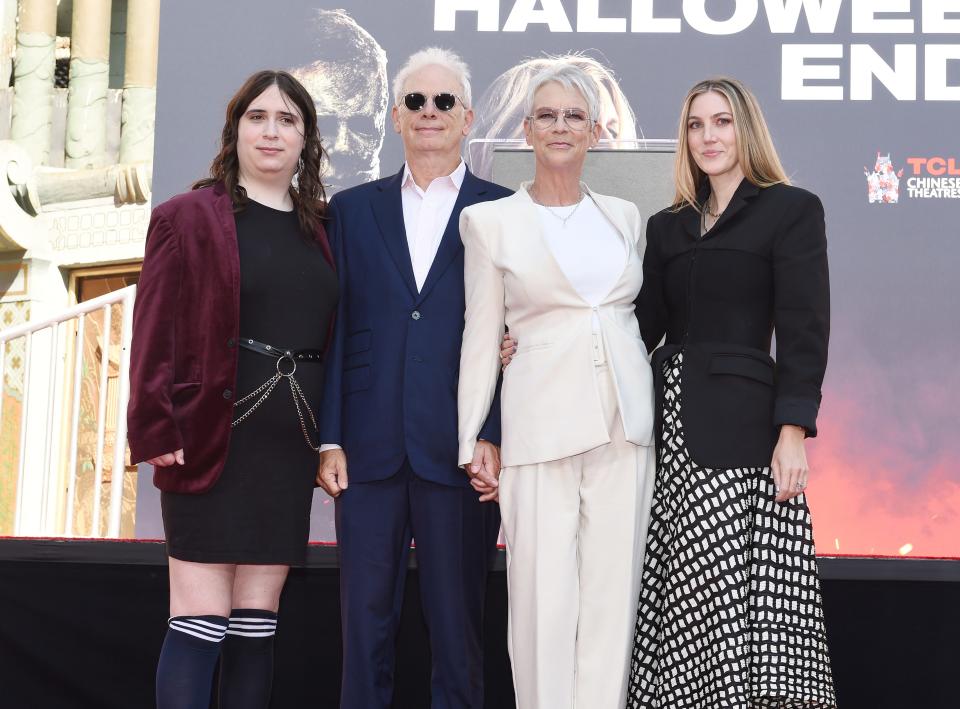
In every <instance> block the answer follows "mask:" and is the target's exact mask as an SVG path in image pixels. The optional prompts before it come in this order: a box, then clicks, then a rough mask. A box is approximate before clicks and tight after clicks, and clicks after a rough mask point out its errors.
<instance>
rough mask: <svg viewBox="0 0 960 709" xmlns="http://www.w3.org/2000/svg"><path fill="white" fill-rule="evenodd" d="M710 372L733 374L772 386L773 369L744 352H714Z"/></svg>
mask: <svg viewBox="0 0 960 709" xmlns="http://www.w3.org/2000/svg"><path fill="white" fill-rule="evenodd" d="M710 374H733V375H735V376H738V377H747V378H748V379H753V380H755V381H758V382H762V383H763V384H766V385H768V386H773V369H772V368H771V367H770V365H769V364H767V363H766V362H763V361H761V360H759V359H756V358H754V357H751V356H749V355H745V354H714V355H713V357H712V358H711V359H710Z"/></svg>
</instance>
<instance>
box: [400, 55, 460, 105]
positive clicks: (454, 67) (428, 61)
mask: <svg viewBox="0 0 960 709" xmlns="http://www.w3.org/2000/svg"><path fill="white" fill-rule="evenodd" d="M427 66H442V67H443V68H445V69H449V70H450V71H452V72H453V73H454V75H455V76H456V77H457V81H459V82H460V86H461V91H460V100H461V101H463V103H464V105H465V106H466V107H467V108H469V107H470V106H471V105H473V96H472V94H471V91H470V67H468V66H467V63H466V62H465V61H463V59H461V58H460V57H459V55H457V54H456V53H454V52H451V51H450V50H449V49H443V48H442V47H427V48H426V49H421V50H420V51H419V52H416V53H414V54H412V55H411V56H410V58H409V59H407V62H406V64H404V65H403V66H402V67H400V71H398V72H397V75H396V77H394V79H393V99H394V101H395V102H396V104H397V105H398V106H399V105H400V100H401V99H402V98H403V95H404V93H406V92H405V91H404V90H403V88H404V84H405V83H406V82H407V79H409V78H410V75H411V74H413V73H414V72H416V71H419V70H420V69H423V68H424V67H427Z"/></svg>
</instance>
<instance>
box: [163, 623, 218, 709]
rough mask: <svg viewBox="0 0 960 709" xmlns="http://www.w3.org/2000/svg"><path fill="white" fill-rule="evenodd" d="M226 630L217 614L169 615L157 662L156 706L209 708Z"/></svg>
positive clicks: (188, 708) (185, 708) (193, 708)
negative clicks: (215, 671) (165, 635)
mask: <svg viewBox="0 0 960 709" xmlns="http://www.w3.org/2000/svg"><path fill="white" fill-rule="evenodd" d="M226 632H227V619H226V618H224V617H223V616H221V615H192V616H176V617H174V618H171V619H170V622H169V625H168V627H167V637H166V638H164V641H163V649H162V650H161V651H160V661H159V662H158V663H157V709H209V707H210V696H211V694H212V690H213V673H214V670H215V669H216V667H217V660H218V659H219V658H220V645H221V643H222V642H223V637H224V635H225V634H226Z"/></svg>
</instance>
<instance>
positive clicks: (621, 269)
mask: <svg viewBox="0 0 960 709" xmlns="http://www.w3.org/2000/svg"><path fill="white" fill-rule="evenodd" d="M599 112H600V99H599V92H598V88H597V85H596V83H595V82H594V80H593V79H592V78H591V77H590V76H589V75H587V74H586V73H585V72H583V70H581V69H579V68H577V67H573V66H562V65H561V66H556V67H551V68H548V69H546V70H544V71H543V72H541V73H540V74H539V75H538V76H536V77H535V78H534V79H533V80H532V81H531V84H530V90H529V94H528V97H527V116H528V117H527V118H526V120H525V123H524V132H525V135H526V139H527V142H528V144H530V145H531V146H532V147H533V151H534V154H535V156H536V175H535V178H534V180H533V182H532V183H526V184H524V185H523V186H522V187H521V189H520V190H519V191H517V192H516V193H515V194H514V195H512V196H510V197H506V198H504V199H501V200H496V201H492V202H487V203H484V204H477V205H474V206H471V207H468V208H466V209H464V210H463V212H462V215H461V217H460V233H461V238H462V239H463V243H464V248H465V259H466V261H465V267H464V268H465V271H464V272H465V283H466V316H465V317H466V324H465V329H464V334H463V349H462V354H461V358H460V379H459V418H460V421H459V428H460V464H461V465H466V466H467V472H468V474H469V475H471V477H472V484H473V486H474V488H475V489H476V490H477V491H478V492H480V493H481V494H482V499H491V500H492V499H497V498H499V502H500V508H501V513H502V517H503V530H504V536H505V538H506V542H507V579H508V587H509V592H510V631H509V640H508V642H509V650H510V657H511V660H512V665H513V679H514V687H515V689H516V698H517V707H518V709H573V708H574V707H577V708H578V709H583V707H589V708H590V709H621V708H622V707H623V706H624V704H625V701H626V677H627V666H628V656H629V653H630V648H631V646H632V642H633V637H632V628H633V627H634V622H635V617H636V598H637V594H638V592H639V579H640V571H641V567H642V563H643V551H644V539H645V536H646V527H647V518H648V512H649V508H650V499H651V493H652V488H653V482H654V473H653V471H654V459H653V448H652V443H653V440H652V425H653V389H652V382H651V370H650V365H649V363H648V360H647V351H646V348H645V347H644V344H643V340H642V339H641V338H640V332H639V328H638V326H637V319H636V317H635V316H634V305H633V303H634V300H635V299H636V297H637V293H638V292H639V290H640V286H641V282H642V279H643V276H642V268H641V254H642V253H643V246H644V244H643V243H641V242H642V239H641V219H640V215H639V213H638V211H637V208H636V206H635V205H633V204H632V203H630V202H626V201H624V200H622V199H617V198H615V197H607V196H604V195H599V194H595V193H592V192H591V191H590V190H589V189H588V188H587V187H586V185H584V184H583V183H582V182H581V181H580V176H581V173H582V169H583V163H584V159H585V158H586V154H587V150H588V149H589V148H591V147H592V146H594V145H595V144H596V142H597V140H598V138H599V135H600V130H601V128H600V126H599V125H598V124H597V118H598V116H599ZM504 326H507V327H509V329H510V332H511V334H512V335H513V336H514V337H515V338H516V339H517V340H518V341H519V343H520V347H519V349H518V351H517V353H516V355H515V357H514V360H513V363H512V364H511V365H510V367H509V368H507V370H506V371H505V372H504V379H503V388H502V415H501V419H502V428H503V432H502V448H501V456H502V462H503V466H504V467H503V471H502V473H501V474H500V478H499V482H498V485H497V486H496V487H494V486H492V484H490V483H484V482H483V481H482V480H481V479H480V478H479V477H477V474H478V473H479V472H480V471H479V470H471V469H470V466H469V465H468V464H469V463H470V462H471V461H472V459H473V450H474V446H475V445H476V441H477V435H478V433H479V431H480V428H481V426H482V425H483V422H484V420H485V419H486V417H487V414H488V412H489V409H490V406H491V404H492V402H493V400H494V392H495V389H496V385H497V376H498V373H499V367H500V360H499V352H500V340H501V338H502V336H503V333H504Z"/></svg>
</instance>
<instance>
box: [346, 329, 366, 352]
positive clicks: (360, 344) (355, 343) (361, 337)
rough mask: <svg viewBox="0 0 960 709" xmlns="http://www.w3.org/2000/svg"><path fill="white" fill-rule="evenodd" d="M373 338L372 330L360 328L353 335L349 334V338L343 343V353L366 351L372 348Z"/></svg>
mask: <svg viewBox="0 0 960 709" xmlns="http://www.w3.org/2000/svg"><path fill="white" fill-rule="evenodd" d="M372 339H373V331H372V330H360V331H359V332H355V333H353V334H352V335H347V340H346V342H344V345H343V353H344V354H345V355H352V354H356V353H357V352H366V351H367V350H369V349H370V341H371V340H372Z"/></svg>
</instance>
